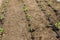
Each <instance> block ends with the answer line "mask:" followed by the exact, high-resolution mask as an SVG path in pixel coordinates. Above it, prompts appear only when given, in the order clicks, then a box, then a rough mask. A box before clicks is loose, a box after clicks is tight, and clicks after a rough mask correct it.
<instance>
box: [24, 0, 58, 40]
mask: <svg viewBox="0 0 60 40" xmlns="http://www.w3.org/2000/svg"><path fill="white" fill-rule="evenodd" d="M24 4H25V5H26V6H27V8H28V11H27V14H28V15H29V16H30V17H29V18H30V21H29V22H30V25H31V28H32V29H33V30H34V31H32V32H31V33H32V36H33V37H32V40H58V39H57V38H56V34H55V33H54V32H53V31H52V30H51V29H47V28H46V27H45V26H46V25H47V23H48V22H47V20H46V17H45V15H44V13H43V12H42V11H41V10H40V8H39V7H38V5H37V3H36V1H35V0H30V1H29V0H25V1H24ZM44 17H45V18H44ZM45 31H46V32H45ZM51 34H52V35H51Z"/></svg>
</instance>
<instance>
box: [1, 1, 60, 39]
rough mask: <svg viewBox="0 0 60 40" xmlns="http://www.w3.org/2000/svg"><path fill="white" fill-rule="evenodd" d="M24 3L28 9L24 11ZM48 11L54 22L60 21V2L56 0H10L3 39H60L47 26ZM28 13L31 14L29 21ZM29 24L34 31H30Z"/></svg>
mask: <svg viewBox="0 0 60 40" xmlns="http://www.w3.org/2000/svg"><path fill="white" fill-rule="evenodd" d="M49 2H52V4H51V5H49ZM2 5H3V4H2ZM24 5H25V6H26V7H27V8H28V11H24V9H23V7H24ZM43 5H44V6H43ZM44 7H45V8H44ZM54 10H56V11H57V12H56V11H54ZM48 13H50V14H51V16H50V20H51V22H52V23H53V24H55V23H56V22H58V21H60V3H58V2H57V1H55V0H50V1H49V0H8V5H7V9H6V13H5V18H4V24H3V25H2V26H3V27H2V28H3V29H4V32H3V35H2V36H1V40H60V39H59V38H56V36H57V34H56V33H55V32H54V31H53V30H52V28H50V27H49V28H47V27H46V26H47V25H49V23H50V22H49V21H48V17H47V15H46V14H48ZM0 14H1V15H2V13H1V12H0ZM27 14H28V15H30V19H29V21H28V19H27V17H26V16H27ZM56 14H57V15H56ZM29 24H30V25H31V27H32V29H33V30H34V31H33V32H30V31H29V30H30V26H29ZM59 30H60V29H59ZM58 33H59V34H60V31H58Z"/></svg>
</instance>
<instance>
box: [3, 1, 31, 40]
mask: <svg viewBox="0 0 60 40" xmlns="http://www.w3.org/2000/svg"><path fill="white" fill-rule="evenodd" d="M3 29H4V33H3V37H2V40H30V33H29V32H28V24H27V21H26V18H25V14H24V12H23V9H22V2H21V0H9V3H8V6H7V12H6V14H5V21H4V25H3Z"/></svg>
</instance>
